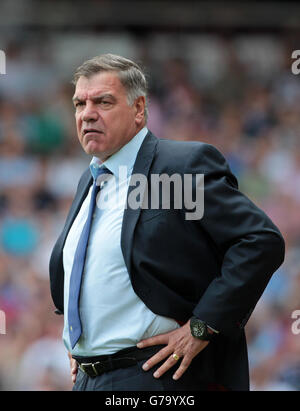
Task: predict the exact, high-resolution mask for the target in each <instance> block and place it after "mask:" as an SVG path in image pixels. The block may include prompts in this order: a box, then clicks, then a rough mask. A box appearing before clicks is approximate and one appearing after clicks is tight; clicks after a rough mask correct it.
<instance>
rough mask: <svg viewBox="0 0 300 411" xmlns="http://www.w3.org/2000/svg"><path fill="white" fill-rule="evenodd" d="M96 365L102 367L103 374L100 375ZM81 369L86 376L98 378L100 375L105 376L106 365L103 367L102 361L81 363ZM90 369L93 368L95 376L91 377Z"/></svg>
mask: <svg viewBox="0 0 300 411" xmlns="http://www.w3.org/2000/svg"><path fill="white" fill-rule="evenodd" d="M95 365H98V366H99V365H100V366H101V367H102V369H103V370H102V372H100V373H99V371H98V370H97V368H96V367H95ZM79 367H80V368H81V369H82V371H83V372H85V373H86V374H88V375H89V376H90V377H96V376H98V375H100V374H103V372H104V369H105V367H104V365H103V364H102V363H101V362H100V361H97V362H85V363H81V364H80V366H79ZM88 367H91V368H92V370H93V371H94V374H95V375H94V376H92V375H90V372H89V369H88Z"/></svg>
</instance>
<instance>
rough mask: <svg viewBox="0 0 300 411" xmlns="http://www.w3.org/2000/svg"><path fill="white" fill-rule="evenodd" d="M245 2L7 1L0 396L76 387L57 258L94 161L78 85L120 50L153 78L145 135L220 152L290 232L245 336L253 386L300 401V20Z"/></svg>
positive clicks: (1, 79) (0, 106)
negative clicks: (52, 290)
mask: <svg viewBox="0 0 300 411" xmlns="http://www.w3.org/2000/svg"><path fill="white" fill-rule="evenodd" d="M190 3H191V4H190ZM125 4H126V7H125ZM218 4H219V3H218ZM247 4H248V3H247V2H245V3H243V5H240V4H239V5H237V3H235V4H234V5H232V3H229V4H228V3H227V4H226V7H224V8H223V9H222V7H221V6H220V4H219V6H218V8H216V7H215V8H214V7H213V2H197V3H195V2H189V1H185V2H168V1H165V2H158V1H155V0H152V1H148V0H147V1H145V2H143V6H144V9H143V10H142V9H141V7H140V6H139V2H136V1H132V2H130V1H128V2H125V1H111V2H107V1H93V0H91V1H86V2H81V3H80V2H78V4H77V3H76V2H75V3H74V2H73V3H70V2H68V1H61V2H51V1H44V2H36V1H35V0H24V1H22V2H20V1H17V0H13V1H11V0H10V1H7V0H3V4H2V6H1V9H2V10H1V17H0V20H1V25H0V33H1V44H0V48H1V49H2V50H4V51H5V53H6V64H7V66H6V74H5V75H0V310H2V311H3V312H4V313H5V316H6V334H3V335H0V364H1V365H0V389H2V390H69V389H70V388H71V382H70V377H69V362H68V358H67V354H66V351H65V348H64V346H63V344H62V340H61V333H62V318H61V317H58V316H55V315H54V314H53V304H52V301H51V299H50V295H49V280H48V261H49V256H50V252H51V249H52V247H53V244H54V241H55V239H56V238H57V236H58V234H59V231H60V229H61V227H62V224H63V221H64V219H65V216H66V213H67V210H68V207H69V205H70V202H71V200H72V196H73V194H74V192H75V189H76V184H77V182H78V178H79V176H80V175H81V173H82V171H83V170H84V169H85V168H86V167H87V165H88V163H89V160H88V159H87V158H86V156H85V155H84V154H83V152H82V150H81V149H80V146H79V143H77V138H76V132H75V124H74V114H73V108H72V104H71V97H72V93H73V86H72V85H71V84H70V81H71V78H72V74H73V71H74V69H75V68H76V67H77V66H78V65H79V64H80V63H81V62H83V61H84V60H85V59H86V58H89V57H93V56H95V55H97V54H101V53H106V52H112V53H116V54H121V55H124V56H127V57H129V58H132V59H134V60H137V61H140V62H141V63H142V65H143V66H144V67H145V68H146V71H147V73H148V77H149V85H150V93H149V122H148V127H149V128H150V129H151V130H152V131H153V132H154V133H155V134H157V135H158V136H159V137H161V138H168V139H177V140H199V141H205V142H207V143H210V144H214V145H215V146H216V147H217V148H218V149H219V150H221V151H222V152H223V154H224V155H225V157H226V158H227V160H228V161H229V163H230V166H231V168H232V170H233V172H234V173H235V174H236V176H237V178H238V181H239V184H240V188H241V190H242V191H243V192H244V193H246V194H247V195H248V196H249V197H250V198H251V199H252V200H253V201H254V202H255V203H256V204H258V205H259V206H260V207H261V208H262V209H264V210H265V211H266V213H267V214H268V215H269V216H270V217H271V218H272V219H273V221H274V222H275V223H276V224H277V225H278V227H279V228H280V230H281V231H282V233H283V235H284V237H285V240H286V245H287V253H286V261H285V263H284V264H283V266H282V267H281V268H280V269H279V270H278V271H277V273H275V274H274V276H273V278H272V280H271V282H270V284H269V286H268V287H267V289H266V291H265V293H264V295H263V297H262V299H261V300H260V302H259V303H258V305H257V307H256V309H255V310H254V312H253V315H252V317H251V319H250V321H249V322H248V324H247V326H246V331H247V339H248V343H249V361H250V372H251V389H253V390H270V391H272V390H273V391H274V390H279V391H282V390H293V391H298V390H300V335H297V334H295V333H293V332H292V323H293V321H295V319H292V313H293V312H294V311H295V310H300V218H299V211H298V210H299V208H298V207H300V139H299V137H300V76H299V77H297V76H296V75H293V74H292V72H291V64H292V60H291V54H292V51H293V50H294V49H300V27H298V26H297V24H296V23H295V20H294V15H296V14H297V13H296V12H295V10H296V11H297V10H298V15H299V11H300V10H299V6H297V5H296V3H288V5H287V6H285V9H284V11H283V10H279V9H278V6H277V5H276V4H277V3H272V2H268V3H267V5H266V4H265V3H261V2H255V3H254V5H255V6H251V7H252V8H251V13H250V12H249V10H250V9H249V8H248V7H249V4H248V5H247ZM209 5H210V6H209ZM253 7H254V8H253ZM297 7H298V8H297ZM295 8H296V9H295ZM121 9H122V10H121ZM83 11H84V13H83ZM123 11H124V13H123ZM171 11H172V13H171ZM282 13H283V14H284V16H285V18H283V17H284V16H283V14H282ZM62 16H63V18H62Z"/></svg>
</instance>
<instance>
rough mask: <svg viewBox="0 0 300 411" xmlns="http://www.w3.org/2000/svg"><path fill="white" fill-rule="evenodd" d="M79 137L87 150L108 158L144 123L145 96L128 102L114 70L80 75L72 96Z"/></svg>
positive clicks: (94, 154)
mask: <svg viewBox="0 0 300 411" xmlns="http://www.w3.org/2000/svg"><path fill="white" fill-rule="evenodd" d="M73 102H74V105H75V110H76V112H75V118H76V128H77V134H78V138H79V141H80V143H81V145H82V147H83V149H84V151H85V152H86V153H87V154H90V155H93V156H96V157H99V158H100V160H101V161H105V160H106V159H107V158H108V157H110V156H111V155H112V154H114V153H115V152H117V151H118V150H119V149H120V148H121V147H123V146H124V145H125V144H126V143H128V141H130V140H131V139H132V138H133V137H134V136H135V135H136V134H137V132H138V131H139V130H140V129H141V128H142V127H143V126H144V115H143V113H144V105H145V99H144V97H139V98H138V99H136V101H135V103H134V104H133V105H132V106H129V104H128V101H127V94H126V90H125V88H124V86H123V85H122V83H121V82H120V80H119V77H118V74H117V73H115V72H100V73H97V74H94V75H93V76H91V77H90V78H87V77H83V76H81V77H80V78H79V79H78V81H77V84H76V89H75V94H74V97H73Z"/></svg>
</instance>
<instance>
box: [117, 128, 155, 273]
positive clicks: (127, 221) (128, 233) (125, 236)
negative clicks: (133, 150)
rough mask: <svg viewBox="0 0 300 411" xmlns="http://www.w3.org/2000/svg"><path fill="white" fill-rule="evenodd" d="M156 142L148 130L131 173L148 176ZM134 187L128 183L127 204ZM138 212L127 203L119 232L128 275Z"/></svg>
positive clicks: (139, 211) (139, 210) (139, 209)
mask: <svg viewBox="0 0 300 411" xmlns="http://www.w3.org/2000/svg"><path fill="white" fill-rule="evenodd" d="M157 143H158V139H157V138H156V137H155V136H154V135H153V134H152V133H151V132H148V134H147V136H146V137H145V139H144V141H143V143H142V145H141V148H140V150H139V152H138V155H137V158H136V161H135V164H134V167H133V170H132V175H133V174H143V175H144V176H146V177H148V174H149V170H150V166H151V163H152V160H153V157H154V154H155V150H156V145H157ZM134 188H135V186H134V185H130V183H129V188H128V193H127V204H128V196H129V195H130V193H131V191H132V190H133V189H134ZM140 213H141V208H138V209H137V210H133V209H131V208H130V207H129V206H128V205H127V208H125V210H124V216H123V223H122V232H121V249H122V253H123V257H124V260H125V264H126V267H127V270H128V273H129V275H130V268H131V250H132V241H133V235H134V229H135V226H136V223H137V221H138V218H139V216H140Z"/></svg>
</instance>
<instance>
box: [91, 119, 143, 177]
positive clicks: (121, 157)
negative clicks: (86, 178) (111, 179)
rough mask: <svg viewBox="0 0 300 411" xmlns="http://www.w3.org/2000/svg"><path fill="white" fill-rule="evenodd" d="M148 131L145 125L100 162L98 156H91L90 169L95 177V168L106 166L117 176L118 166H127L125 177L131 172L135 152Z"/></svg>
mask: <svg viewBox="0 0 300 411" xmlns="http://www.w3.org/2000/svg"><path fill="white" fill-rule="evenodd" d="M147 133H148V129H147V127H144V128H142V130H140V131H139V132H138V133H137V134H136V135H135V136H134V137H133V138H132V139H131V140H130V141H129V142H128V143H127V144H125V146H123V147H122V148H120V150H119V151H117V152H116V153H114V154H113V155H112V156H110V157H109V158H108V159H107V160H105V161H104V162H103V163H101V161H100V159H99V158H98V157H95V156H94V157H93V158H92V161H91V162H90V171H91V174H92V176H93V178H94V179H95V178H96V177H97V168H99V167H103V166H105V167H107V168H108V169H109V170H110V171H111V172H112V173H113V175H114V176H116V177H118V176H119V167H120V166H123V167H127V177H128V175H129V174H130V173H131V171H132V169H133V166H134V163H135V160H136V156H137V153H138V151H139V149H140V147H141V145H142V143H143V141H144V138H145V137H146V135H147Z"/></svg>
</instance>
